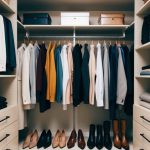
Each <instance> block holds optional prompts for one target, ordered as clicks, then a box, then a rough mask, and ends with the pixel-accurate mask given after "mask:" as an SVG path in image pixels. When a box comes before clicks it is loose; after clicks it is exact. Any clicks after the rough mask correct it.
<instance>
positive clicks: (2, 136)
mask: <svg viewBox="0 0 150 150" xmlns="http://www.w3.org/2000/svg"><path fill="white" fill-rule="evenodd" d="M16 136H18V122H14V123H13V124H11V125H10V126H8V127H6V128H5V129H3V130H2V131H1V132H0V148H3V147H5V146H6V145H7V144H9V143H10V142H11V141H12V140H13V139H14V138H15V137H16Z"/></svg>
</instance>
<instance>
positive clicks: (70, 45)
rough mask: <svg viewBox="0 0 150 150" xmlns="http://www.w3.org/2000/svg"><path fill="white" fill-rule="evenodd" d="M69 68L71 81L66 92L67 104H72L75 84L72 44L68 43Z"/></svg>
mask: <svg viewBox="0 0 150 150" xmlns="http://www.w3.org/2000/svg"><path fill="white" fill-rule="evenodd" d="M67 50H68V52H67V58H68V67H69V80H68V84H67V90H66V104H70V103H72V82H73V58H72V44H71V43H68V49H67Z"/></svg>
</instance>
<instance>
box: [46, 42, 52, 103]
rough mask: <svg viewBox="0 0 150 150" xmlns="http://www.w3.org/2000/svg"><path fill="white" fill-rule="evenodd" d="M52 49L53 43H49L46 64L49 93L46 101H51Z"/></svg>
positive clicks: (47, 92)
mask: <svg viewBox="0 0 150 150" xmlns="http://www.w3.org/2000/svg"><path fill="white" fill-rule="evenodd" d="M51 48H52V43H51V42H50V43H49V46H48V49H47V52H46V64H45V71H46V78H47V91H46V99H47V100H49V101H50V93H49V92H50V51H51Z"/></svg>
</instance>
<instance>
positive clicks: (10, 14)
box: [0, 0, 18, 150]
mask: <svg viewBox="0 0 150 150" xmlns="http://www.w3.org/2000/svg"><path fill="white" fill-rule="evenodd" d="M0 14H2V15H4V16H5V17H7V18H8V19H9V20H10V21H11V23H12V28H13V34H14V42H15V49H17V0H9V3H8V4H7V3H6V2H5V1H4V0H0ZM0 96H4V97H5V98H6V99H7V103H8V104H7V107H6V108H4V109H1V110H0V140H1V142H0V149H12V150H17V149H18V101H17V76H16V71H14V72H13V73H12V74H8V75H2V74H1V75H0ZM4 137H5V138H4Z"/></svg>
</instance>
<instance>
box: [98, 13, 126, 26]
mask: <svg viewBox="0 0 150 150" xmlns="http://www.w3.org/2000/svg"><path fill="white" fill-rule="evenodd" d="M99 24H102V25H123V24H124V14H101V16H100V19H99Z"/></svg>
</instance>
